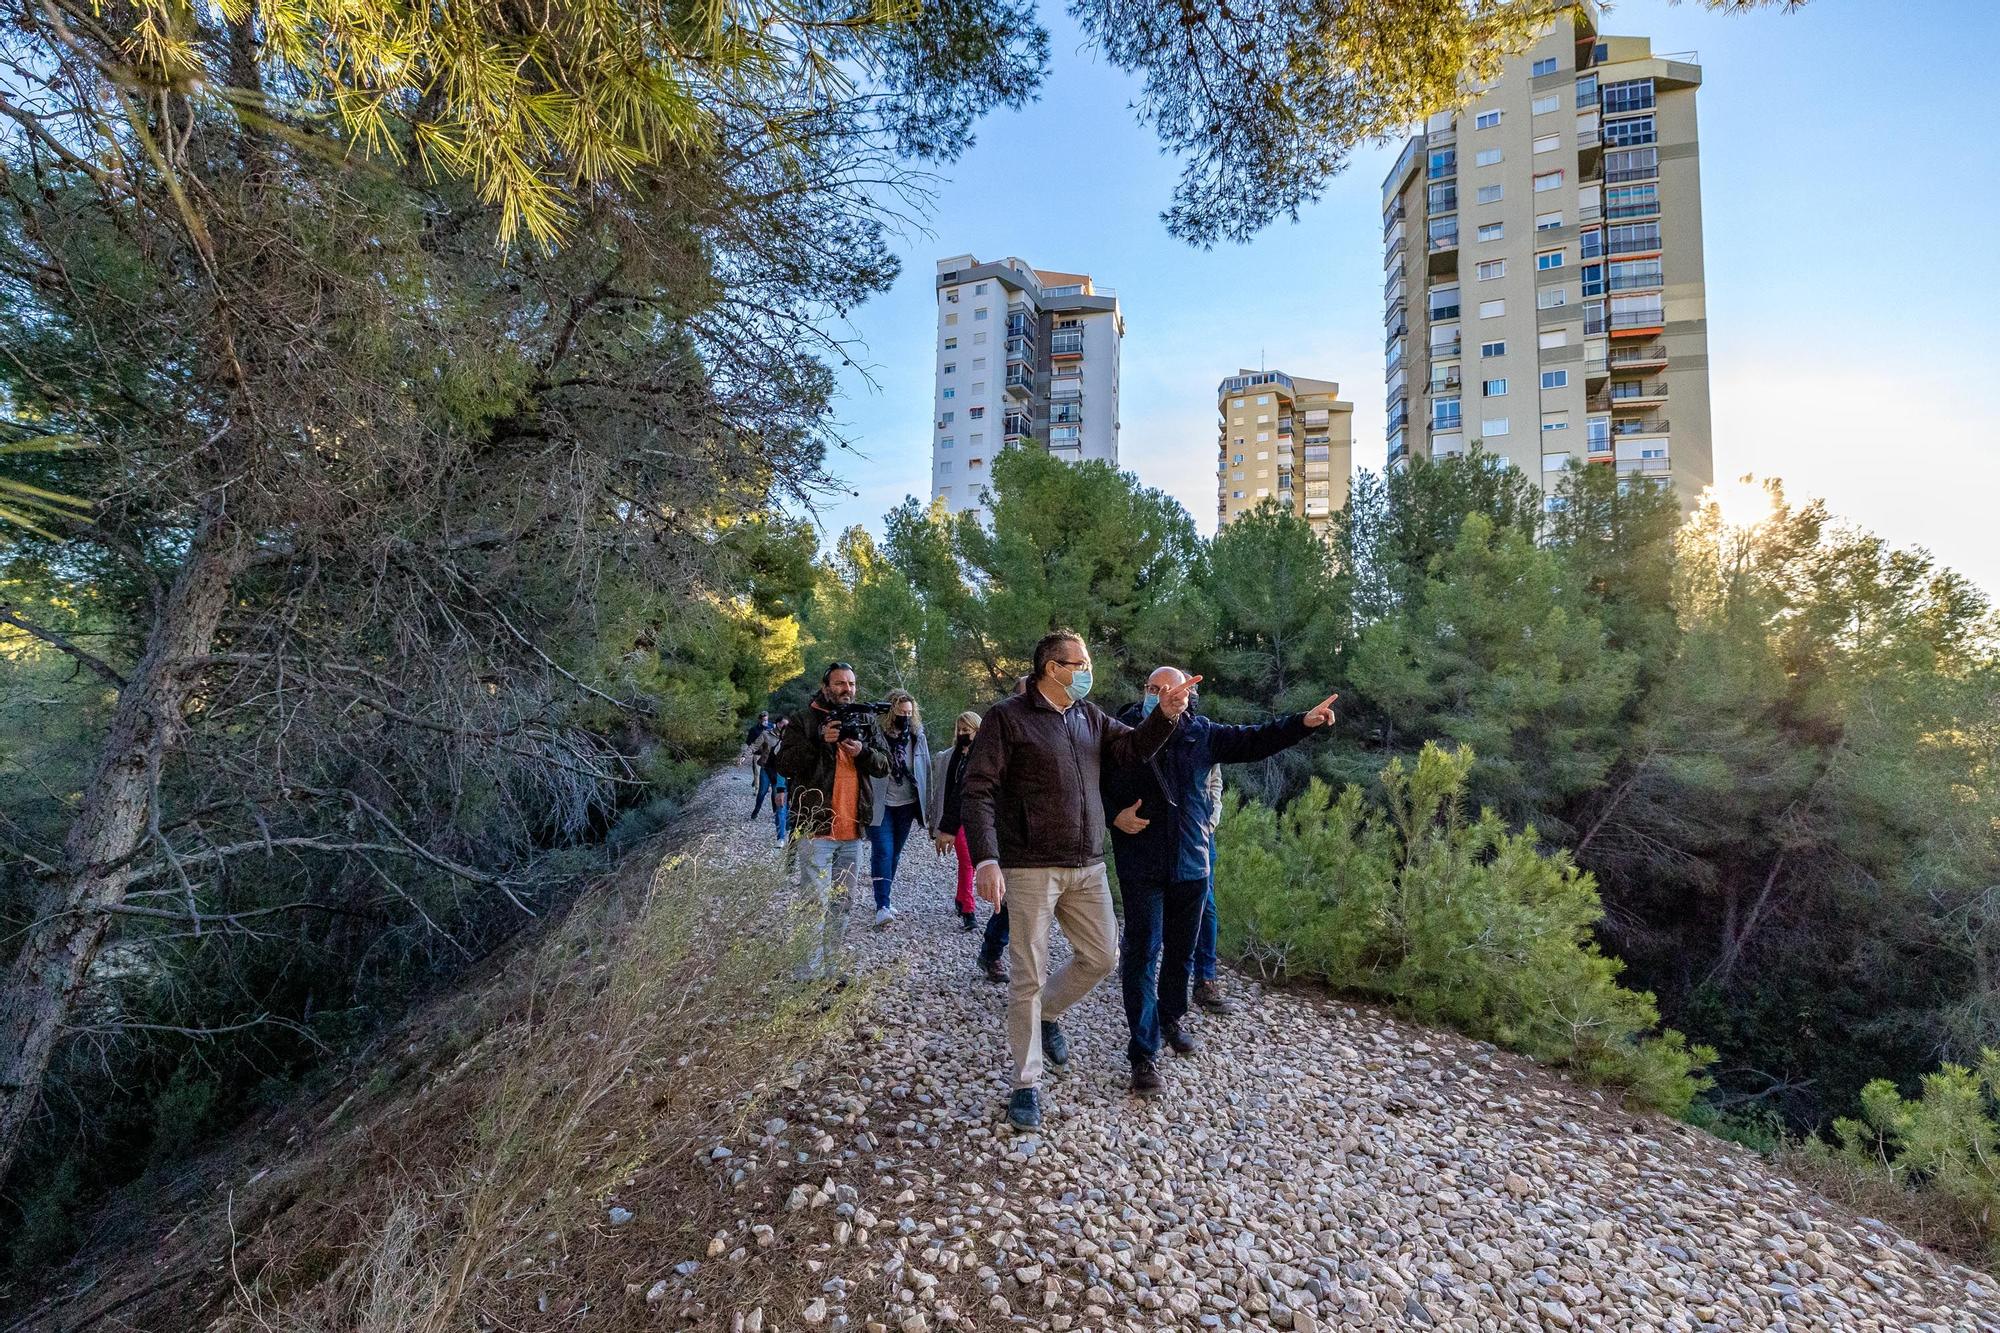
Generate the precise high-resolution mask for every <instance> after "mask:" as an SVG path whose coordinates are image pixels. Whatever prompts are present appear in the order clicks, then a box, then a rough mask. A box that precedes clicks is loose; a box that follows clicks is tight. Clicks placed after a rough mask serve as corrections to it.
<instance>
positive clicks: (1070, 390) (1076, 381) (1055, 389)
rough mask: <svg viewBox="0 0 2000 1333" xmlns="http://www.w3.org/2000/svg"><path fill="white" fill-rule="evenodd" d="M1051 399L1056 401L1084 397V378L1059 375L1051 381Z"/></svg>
mask: <svg viewBox="0 0 2000 1333" xmlns="http://www.w3.org/2000/svg"><path fill="white" fill-rule="evenodd" d="M1049 397H1051V398H1056V399H1062V398H1072V399H1074V398H1081V397H1083V377H1082V376H1081V375H1059V376H1057V377H1056V378H1054V379H1052V380H1050V381H1049Z"/></svg>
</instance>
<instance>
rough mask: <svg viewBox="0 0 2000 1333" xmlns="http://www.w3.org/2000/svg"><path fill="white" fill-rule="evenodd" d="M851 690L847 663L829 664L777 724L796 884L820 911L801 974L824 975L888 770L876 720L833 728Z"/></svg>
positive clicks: (844, 918) (851, 677) (828, 972)
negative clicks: (853, 731) (795, 837)
mask: <svg viewBox="0 0 2000 1333" xmlns="http://www.w3.org/2000/svg"><path fill="white" fill-rule="evenodd" d="M854 692H855V683H854V668H853V667H852V666H850V665H849V664H847V663H846V662H834V663H832V664H831V665H829V666H828V667H827V669H826V671H825V672H824V673H823V674H822V675H821V676H820V678H819V690H818V692H817V693H816V694H814V695H813V697H812V698H811V699H810V700H809V701H808V702H807V703H806V706H805V710H804V711H803V712H801V713H800V714H799V715H798V716H797V717H795V718H793V719H792V720H791V723H790V724H789V725H788V726H787V727H786V728H785V730H784V732H783V736H782V739H781V741H780V743H779V746H778V757H777V759H776V760H775V761H774V762H773V763H772V767H773V768H774V769H775V770H776V771H777V774H778V776H780V777H782V778H784V779H785V782H786V795H787V796H788V797H789V798H790V804H791V818H792V819H793V821H794V822H796V824H797V825H798V834H799V842H798V861H799V889H800V891H801V893H802V894H803V895H804V897H805V899H806V901H808V902H810V903H812V904H813V906H814V908H815V910H817V912H818V913H819V918H820V919H819V930H818V935H817V938H816V939H815V940H814V942H813V948H812V954H811V956H810V957H809V958H808V959H807V961H806V962H805V963H804V964H803V965H802V966H801V968H800V974H801V977H802V978H803V977H822V978H824V977H828V976H831V975H832V972H833V964H834V959H835V958H836V957H837V956H838V955H839V951H840V937H841V933H842V931H843V929H844V928H845V927H846V924H847V910H846V909H847V903H848V900H849V898H850V897H851V896H852V894H853V893H854V891H855V889H857V888H858V887H859V886H860V883H861V835H862V832H863V831H864V830H865V829H866V828H867V827H868V826H869V825H870V824H871V823H873V822H874V819H875V787H876V784H877V783H878V782H879V781H880V780H881V779H883V778H886V777H887V776H888V774H889V756H888V754H887V753H886V752H885V751H884V750H883V749H882V745H881V739H880V736H881V733H880V731H879V730H878V729H877V728H876V727H874V726H872V725H865V724H864V725H863V726H862V727H861V728H860V731H861V735H860V736H859V737H853V736H847V737H843V736H842V735H841V724H840V718H839V716H838V710H839V707H840V705H842V704H849V703H853V702H854Z"/></svg>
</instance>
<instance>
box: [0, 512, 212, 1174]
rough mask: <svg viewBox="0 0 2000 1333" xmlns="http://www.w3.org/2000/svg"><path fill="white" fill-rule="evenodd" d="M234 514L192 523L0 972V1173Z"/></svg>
mask: <svg viewBox="0 0 2000 1333" xmlns="http://www.w3.org/2000/svg"><path fill="white" fill-rule="evenodd" d="M243 563H244V546H243V538H242V535H241V533H240V532H239V531H238V529H237V528H236V525H235V524H234V523H232V522H231V521H229V520H228V519H226V518H221V517H210V518H209V519H208V520H207V521H205V522H204V523H203V525H202V527H201V529H200V530H199V531H198V532H197V533H196V535H195V539H194V544H193V546H192V548H191V549H190V551H189V553H188V558H187V561H186V563H185V564H183V565H182V567H181V571H180V575H179V577H178V578H176V579H175V580H174V586H173V589H172V591H170V592H169V593H168V595H167V599H166V602H165V604H164V605H163V606H162V607H161V608H160V618H159V620H158V621H156V622H155V623H154V626H153V632H152V634H151V636H150V637H149V638H148V640H147V643H146V654H145V656H144V657H142V658H141V659H140V661H139V665H138V666H137V667H136V668H135V669H134V670H133V672H132V676H131V682H130V683H129V684H128V685H127V686H126V687H125V688H124V689H123V690H122V691H120V692H119V695H118V707H117V710H116V711H115V712H114V713H113V714H112V719H111V727H110V730H109V732H108V733H107V734H106V736H105V738H104V744H103V748H102V750H101V751H100V752H99V754H98V759H97V767H96V768H95V770H94V771H93V772H92V773H91V775H90V779H89V781H88V782H87V783H86V784H85V785H84V789H83V799H82V802H81V804H80V806H79V807H78V810H77V816H76V822H75V823H74V824H72V825H71V826H70V831H69V836H68V838H67V839H66V840H65V841H64V843H63V858H62V864H61V867H60V872H59V873H58V874H57V876H56V877H55V880H54V883H53V885H52V886H51V888H50V891H49V892H48V894H47V895H46V896H45V897H44V898H43V900H42V903H41V910H40V912H39V913H38V914H37V917H36V919H35V922H34V923H33V925H31V926H30V927H29V929H28V936H27V939H26V941H25V942H24V943H23V945H22V948H21V953H20V956H19V957H17V958H16V959H15V960H14V962H13V963H12V965H11V966H10V967H9V968H8V971H7V975H6V978H5V980H4V981H0V1181H3V1180H5V1179H6V1178H7V1173H8V1171H9V1169H10V1168H11V1167H12V1165H13V1162H14V1156H15V1154H16V1152H17V1151H18V1150H19V1148H20V1144H21V1138H22V1134H23V1131H24V1130H25V1128H26V1126H27V1123H28V1119H29V1117H30V1116H31V1115H32V1114H33V1112H34V1108H35V1105H36V1103H37V1101H38V1100H39V1098H40V1096H41V1088H42V1079H43V1077H44V1076H45V1075H46V1074H47V1072H48V1067H49V1058H50V1056H51V1054H52V1053H53V1051H54V1049H55V1044H56V1040H57V1038H58V1037H59V1036H60V1035H61V1033H62V1029H63V1027H64V1024H65V1022H66V1020H67V1019H68V1017H69V1012H70V1009H71V1007H72V1006H73V1005H74V1004H75V1003H76V1000H77V997H78V995H79V994H80V993H81V992H82V990H83V985H84V979H85V977H86V976H87V975H88V973H89V970H90V964H91V961H92V959H94V958H95V957H96V956H97V950H98V946H99V945H100V944H101V943H102V942H103V939H104V931H105V926H106V924H107V923H108V922H109V920H110V918H109V916H108V915H107V911H108V909H110V908H113V907H116V906H117V905H118V904H119V903H121V902H122V901H123V900H124V897H125V890H126V887H127V886H128V884H129V883H130V881H131V876H132V874H133V873H134V871H135V870H136V869H137V867H136V865H135V864H133V861H134V859H135V858H134V857H133V853H134V852H135V851H137V850H138V849H139V845H140V842H141V840H142V839H143V838H144V837H145V836H146V832H147V828H148V822H149V817H150V808H151V803H152V801H153V799H154V797H155V795H156V792H155V785H154V775H155V774H157V773H158V771H159V768H160V763H161V761H162V759H163V758H164V756H165V755H166V753H167V752H168V751H169V750H170V749H171V748H172V747H173V745H174V743H175V741H176V740H177V738H178V733H179V731H180V728H181V723H182V710H183V708H184V707H185V706H186V703H187V698H188V694H189V692H190V691H191V690H192V688H193V686H194V684H195V681H196V680H197V679H198V678H199V674H200V668H198V667H194V666H190V665H189V663H191V662H194V661H198V660H200V659H201V658H203V657H205V656H207V654H208V653H209V651H210V648H211V646H212V643H213V640H214V638H215V631H216V626H217V625H218V624H219V623H220V621H221V619H222V612H223V610H224V608H225V607H226V606H227V605H228V603H229V597H230V590H231V588H232V587H233V586H234V584H235V581H236V576H237V575H238V574H239V573H240V572H241V571H242V568H243Z"/></svg>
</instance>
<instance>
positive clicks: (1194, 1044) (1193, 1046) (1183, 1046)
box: [1160, 1024, 1201, 1055]
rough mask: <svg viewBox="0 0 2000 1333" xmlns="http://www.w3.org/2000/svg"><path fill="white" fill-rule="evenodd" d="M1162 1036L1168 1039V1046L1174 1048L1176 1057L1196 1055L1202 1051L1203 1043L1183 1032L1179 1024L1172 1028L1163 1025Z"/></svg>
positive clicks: (1161, 1028)
mask: <svg viewBox="0 0 2000 1333" xmlns="http://www.w3.org/2000/svg"><path fill="white" fill-rule="evenodd" d="M1160 1035H1161V1036H1162V1037H1165V1038H1166V1039H1167V1045H1169V1046H1171V1047H1173V1048H1174V1054H1175V1055H1196V1054H1198V1053H1200V1051H1201V1043H1200V1042H1198V1041H1196V1040H1195V1039H1194V1038H1193V1037H1190V1036H1189V1035H1188V1034H1187V1033H1185V1032H1183V1031H1181V1030H1180V1026H1179V1025H1178V1024H1175V1025H1173V1026H1171V1027H1169V1026H1166V1025H1164V1024H1163V1025H1161V1027H1160Z"/></svg>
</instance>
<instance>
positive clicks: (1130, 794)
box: [1104, 666, 1340, 1095]
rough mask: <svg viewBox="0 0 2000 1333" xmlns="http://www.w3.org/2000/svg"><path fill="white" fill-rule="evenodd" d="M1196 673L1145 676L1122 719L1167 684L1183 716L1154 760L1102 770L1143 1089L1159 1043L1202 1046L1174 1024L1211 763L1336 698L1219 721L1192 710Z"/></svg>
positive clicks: (1251, 747) (1286, 739) (1314, 720)
mask: <svg viewBox="0 0 2000 1333" xmlns="http://www.w3.org/2000/svg"><path fill="white" fill-rule="evenodd" d="M1200 679H1201V677H1199V676H1196V677H1193V678H1192V679H1190V678H1189V677H1188V676H1186V675H1184V674H1183V673H1182V672H1180V671H1178V670H1176V669H1175V668H1173V667H1168V666H1163V667H1160V668H1158V669H1156V670H1155V671H1154V672H1153V674H1152V675H1150V676H1148V677H1146V697H1145V699H1144V700H1143V701H1142V702H1141V704H1140V705H1139V706H1138V707H1137V708H1136V709H1134V710H1128V711H1127V713H1126V714H1125V720H1126V721H1127V722H1137V721H1140V720H1141V719H1149V718H1151V717H1152V716H1154V715H1155V714H1157V713H1158V712H1159V710H1160V709H1161V708H1163V707H1165V704H1164V702H1163V701H1164V699H1165V698H1166V695H1167V693H1168V692H1169V691H1172V690H1179V691H1182V692H1183V695H1184V698H1185V700H1186V704H1185V708H1186V715H1185V716H1184V717H1183V718H1182V719H1181V723H1180V726H1179V727H1178V728H1177V729H1176V730H1175V731H1174V733H1173V735H1172V736H1170V737H1169V738H1168V739H1167V743H1166V744H1165V745H1164V746H1163V747H1161V749H1160V750H1159V751H1158V752H1157V753H1155V754H1154V755H1153V757H1152V758H1151V759H1149V760H1147V761H1146V762H1145V763H1143V764H1139V765H1135V766H1132V767H1128V768H1117V769H1112V770H1110V771H1108V772H1106V773H1105V775H1104V811H1105V814H1106V815H1107V816H1110V817H1111V818H1112V825H1111V827H1112V836H1111V848H1112V852H1113V853H1114V854H1115V855H1116V856H1117V858H1118V892H1119V894H1120V896H1122V897H1123V898H1124V900H1125V949H1124V963H1123V966H1122V967H1121V969H1120V972H1119V981H1120V984H1121V987H1122V989H1123V990H1124V992H1125V1023H1126V1026H1127V1027H1128V1028H1129V1029H1130V1034H1131V1036H1130V1041H1129V1043H1128V1044H1127V1046H1126V1054H1127V1055H1128V1056H1129V1057H1130V1058H1131V1061H1132V1090H1133V1091H1134V1092H1137V1093H1140V1094H1142V1095H1143V1094H1149V1093H1154V1092H1157V1091H1159V1089H1160V1073H1159V1064H1158V1060H1159V1053H1160V1046H1161V1045H1162V1043H1163V1042H1164V1044H1165V1045H1167V1046H1168V1047H1170V1048H1171V1049H1172V1050H1173V1052H1174V1054H1176V1055H1182V1056H1188V1055H1194V1054H1195V1053H1196V1052H1197V1051H1198V1050H1199V1049H1200V1047H1199V1045H1198V1044H1197V1043H1196V1041H1195V1040H1194V1038H1193V1037H1191V1036H1189V1035H1188V1034H1187V1033H1185V1032H1183V1031H1182V1030H1181V1020H1182V1019H1183V1018H1185V1017H1186V1016H1187V1009H1188V969H1189V966H1190V965H1191V964H1192V963H1193V961H1194V948H1195V931H1196V930H1197V928H1198V927H1199V926H1200V925H1201V913H1202V905H1203V903H1204V902H1205V901H1206V899H1207V897H1208V883H1209V872H1210V869H1211V867H1210V865H1209V854H1210V853H1209V849H1210V846H1211V843H1210V841H1209V825H1210V816H1211V813H1212V811H1213V808H1214V807H1213V801H1212V798H1211V796H1210V794H1209V791H1208V775H1209V771H1210V770H1211V769H1212V768H1213V767H1214V766H1215V765H1217V764H1244V763H1250V762H1253V761H1255V760H1258V759H1268V758H1270V757H1271V756H1272V755H1274V754H1277V753H1278V752H1279V751H1280V750H1285V749H1288V748H1290V747H1291V746H1294V745H1297V744H1298V743H1299V742H1300V741H1302V740H1304V739H1306V737H1308V736H1310V735H1312V734H1313V732H1314V731H1315V730H1316V729H1318V728H1320V727H1325V726H1328V725H1330V724H1331V723H1332V722H1333V720H1334V718H1333V701H1334V700H1335V699H1337V698H1339V697H1340V696H1339V695H1331V696H1329V697H1328V698H1327V699H1326V700H1325V701H1324V702H1322V703H1321V704H1319V706H1318V707H1316V708H1314V709H1312V710H1311V711H1310V712H1305V713H1294V714H1293V715H1292V716H1290V717H1281V718H1278V719H1276V720H1275V721H1272V722H1266V723H1264V724H1263V725H1262V726H1255V727H1231V726H1223V725H1221V724H1219V723H1214V722H1210V721H1209V720H1208V719H1207V718H1205V717H1202V716H1200V715H1199V714H1198V713H1197V711H1196V707H1195V705H1196V702H1197V695H1196V694H1195V693H1194V692H1193V691H1192V688H1191V687H1192V686H1193V684H1194V682H1196V681H1199V680H1200ZM1156 969H1157V975H1156Z"/></svg>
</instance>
